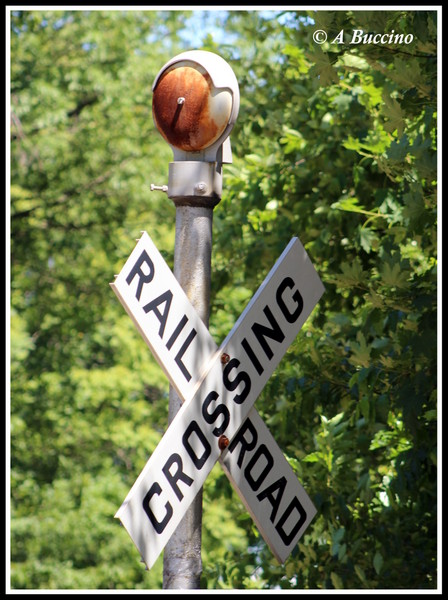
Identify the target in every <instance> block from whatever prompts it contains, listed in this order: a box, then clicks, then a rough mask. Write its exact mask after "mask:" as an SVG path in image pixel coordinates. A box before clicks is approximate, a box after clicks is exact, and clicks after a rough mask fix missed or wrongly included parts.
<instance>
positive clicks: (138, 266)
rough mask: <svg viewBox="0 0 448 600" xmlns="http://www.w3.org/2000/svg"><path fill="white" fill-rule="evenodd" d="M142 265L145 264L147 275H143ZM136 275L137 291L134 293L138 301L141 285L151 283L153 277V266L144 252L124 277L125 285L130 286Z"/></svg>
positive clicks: (144, 251)
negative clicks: (147, 270) (147, 269)
mask: <svg viewBox="0 0 448 600" xmlns="http://www.w3.org/2000/svg"><path fill="white" fill-rule="evenodd" d="M143 263H146V264H147V265H148V267H149V273H148V274H147V275H145V273H143V271H142V265H143ZM136 275H138V285H137V291H136V292H135V297H136V298H137V300H140V296H141V294H142V289H143V284H144V283H149V282H150V281H152V278H153V277H154V264H153V262H152V260H151V259H150V258H149V256H148V253H147V252H146V250H143V252H142V253H141V254H140V257H139V259H138V260H137V262H136V263H135V265H134V266H133V267H132V269H131V271H130V272H129V275H128V276H127V277H126V283H127V284H128V285H131V282H132V280H133V279H134V277H135V276H136Z"/></svg>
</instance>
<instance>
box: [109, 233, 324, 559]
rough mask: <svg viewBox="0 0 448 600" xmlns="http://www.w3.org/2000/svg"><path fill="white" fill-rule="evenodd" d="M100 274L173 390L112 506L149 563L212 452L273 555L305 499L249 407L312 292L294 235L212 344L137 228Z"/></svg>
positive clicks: (310, 512)
mask: <svg viewBox="0 0 448 600" xmlns="http://www.w3.org/2000/svg"><path fill="white" fill-rule="evenodd" d="M110 285H111V287H112V288H113V290H114V292H115V293H116V295H117V296H118V298H119V299H120V301H121V303H122V304H123V306H124V308H125V309H126V311H127V312H128V314H129V315H130V317H131V318H132V319H133V321H134V323H135V324H136V326H137V328H138V329H139V331H140V333H141V335H142V336H143V338H144V340H145V341H146V343H147V344H148V346H149V347H150V349H151V350H152V352H153V354H154V356H155V358H156V359H157V361H158V362H159V364H160V366H161V367H162V368H163V370H164V371H165V373H166V374H167V376H168V378H169V379H170V382H171V384H172V385H173V386H174V388H175V389H176V391H177V393H178V394H179V396H180V397H181V398H182V399H183V401H184V404H183V406H182V407H181V409H180V411H179V412H178V413H177V415H176V417H175V418H174V420H173V421H172V423H171V425H170V426H169V428H168V430H167V431H166V432H165V435H164V436H163V438H162V439H161V441H160V443H159V444H158V446H157V448H156V449H155V451H154V452H153V454H152V455H151V457H150V458H149V460H148V462H147V463H146V465H145V467H144V469H143V471H142V472H141V473H140V475H139V477H138V478H137V480H136V482H135V483H134V485H133V487H132V489H131V490H130V492H129V494H128V495H127V496H126V499H125V500H124V502H123V504H122V505H121V507H120V508H119V510H118V511H117V513H116V515H115V517H116V518H119V519H120V520H121V522H122V524H123V525H124V526H125V528H126V529H127V531H128V533H129V534H130V536H131V538H132V540H133V542H134V544H135V545H136V546H137V548H138V549H139V551H140V553H141V555H142V558H143V560H144V561H145V563H146V565H147V567H148V568H151V567H152V565H153V564H154V562H155V561H156V560H157V558H158V556H159V555H160V552H161V551H162V550H163V548H164V546H165V545H166V543H167V542H168V540H169V539H170V537H171V535H172V534H173V533H174V530H175V529H176V527H177V525H178V524H179V522H180V521H181V519H182V517H183V516H184V514H185V512H186V511H187V509H188V507H189V506H190V504H191V502H192V501H193V499H194V498H195V496H196V494H197V493H198V491H199V490H200V489H201V487H202V485H203V484H204V481H205V479H206V478H207V475H208V474H209V473H210V471H211V469H212V468H213V466H214V464H215V462H216V461H217V460H219V461H220V463H221V465H222V467H223V469H224V471H225V472H226V474H227V476H228V477H229V479H230V481H231V483H232V485H233V487H234V488H235V490H236V491H237V493H238V494H239V496H240V498H241V500H242V501H243V503H244V505H245V506H246V508H247V510H248V511H249V513H250V514H251V516H252V518H253V519H254V521H255V523H256V525H257V527H258V528H259V530H260V532H261V534H262V535H263V537H264V539H265V540H266V542H267V544H268V545H269V547H270V548H271V550H272V552H273V553H274V555H275V556H276V558H277V559H278V560H279V562H281V563H283V562H285V560H286V558H287V557H288V556H289V554H290V553H291V551H292V549H293V548H294V547H295V545H296V544H297V541H298V539H299V538H300V537H301V536H302V535H303V533H304V531H305V530H306V528H307V527H308V525H309V523H310V522H311V520H312V519H313V517H314V515H315V514H316V509H315V507H314V506H313V504H312V502H311V500H310V498H309V497H308V495H307V494H306V492H305V490H304V489H303V487H302V485H301V484H300V482H299V481H298V479H297V477H296V475H295V473H294V471H293V470H292V468H291V467H290V465H289V463H288V462H287V460H286V459H285V457H284V455H283V453H282V451H281V450H280V448H279V447H278V445H277V443H276V442H275V440H274V439H273V437H272V435H271V434H270V432H269V430H268V429H267V427H266V425H265V424H264V422H263V420H262V419H261V417H260V416H259V415H258V413H257V411H256V410H255V409H254V408H252V406H253V404H254V402H255V400H256V399H257V397H258V396H259V394H260V392H261V391H262V389H263V387H264V385H265V384H266V382H267V381H268V379H269V377H270V376H271V374H272V373H273V371H274V369H275V368H276V367H277V365H278V363H279V362H280V360H281V358H282V357H283V355H284V353H285V352H286V350H287V349H288V347H289V346H290V344H291V343H292V341H293V340H294V339H295V337H296V336H297V333H298V332H299V330H300V329H301V327H302V325H303V324H304V322H305V321H306V319H307V318H308V316H309V314H310V313H311V311H312V310H313V308H314V306H315V305H316V303H317V302H318V300H319V298H320V297H321V295H322V293H323V291H324V287H323V285H322V282H321V280H320V278H319V276H318V275H317V273H316V271H315V269H314V267H313V265H312V263H311V261H310V259H309V257H308V255H307V253H306V251H305V249H304V248H303V246H302V244H301V243H300V241H299V240H298V239H297V238H293V239H292V240H291V241H290V243H289V244H288V246H287V247H286V249H285V250H284V252H283V253H282V255H281V256H280V258H279V259H278V260H277V262H276V264H275V265H274V267H273V268H272V269H271V271H270V273H269V274H268V276H267V277H266V279H265V280H264V281H263V283H262V284H261V286H260V287H259V289H258V290H257V292H256V293H255V295H254V296H253V298H252V299H251V301H250V302H249V304H248V305H247V307H246V309H245V310H244V311H243V313H242V314H241V316H240V318H239V319H238V321H237V322H236V324H235V326H234V327H233V329H232V331H231V332H230V333H229V335H228V336H227V337H226V339H225V340H224V341H223V343H222V344H221V347H220V348H219V349H218V350H217V346H216V344H215V342H214V341H213V339H212V337H211V335H210V333H209V331H208V329H207V327H206V326H205V325H204V323H203V322H202V320H201V319H200V317H199V316H198V314H197V313H196V311H195V309H194V308H193V306H192V305H191V303H190V301H189V300H188V298H187V296H186V294H185V292H184V291H183V289H182V288H181V287H180V285H179V283H178V281H177V280H176V278H175V277H174V275H173V273H172V272H171V270H170V269H169V267H168V265H167V264H166V263H165V261H164V259H163V257H162V256H161V254H160V253H159V251H158V250H157V248H156V247H155V245H154V244H153V242H152V240H151V239H150V237H149V235H148V234H147V233H146V232H143V233H142V237H141V238H140V240H139V241H138V243H137V245H136V247H135V249H134V250H133V252H132V253H131V255H130V257H129V259H128V260H127V261H126V264H125V265H124V267H123V269H122V270H121V272H120V274H119V275H118V276H117V277H116V279H115V282H114V283H111V284H110ZM223 357H225V359H224V360H223ZM223 435H225V436H226V437H227V438H228V440H230V444H229V446H228V447H227V448H226V449H225V450H224V451H222V450H221V449H220V447H219V444H218V440H219V439H220V438H221V436H223Z"/></svg>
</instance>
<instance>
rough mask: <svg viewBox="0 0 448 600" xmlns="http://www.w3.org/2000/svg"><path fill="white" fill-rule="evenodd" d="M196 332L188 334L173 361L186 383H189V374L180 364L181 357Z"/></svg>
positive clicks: (194, 330) (192, 331)
mask: <svg viewBox="0 0 448 600" xmlns="http://www.w3.org/2000/svg"><path fill="white" fill-rule="evenodd" d="M196 334H197V331H196V329H192V330H191V331H190V333H189V334H188V337H187V339H186V340H185V342H184V343H183V344H182V346H181V347H180V350H179V352H178V353H177V354H176V357H175V359H174V360H175V361H176V364H177V366H178V367H179V369H180V370H181V371H182V375H183V376H184V377H185V379H186V380H187V381H190V379H191V374H190V372H189V371H188V369H187V367H186V366H185V365H184V363H183V362H182V357H183V355H184V354H185V352H186V351H187V348H188V346H189V345H190V344H191V342H192V341H193V339H194V338H195V337H196Z"/></svg>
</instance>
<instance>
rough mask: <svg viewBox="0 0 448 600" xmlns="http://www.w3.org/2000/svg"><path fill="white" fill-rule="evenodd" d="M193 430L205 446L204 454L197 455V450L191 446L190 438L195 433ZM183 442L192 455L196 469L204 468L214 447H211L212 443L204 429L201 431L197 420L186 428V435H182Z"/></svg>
mask: <svg viewBox="0 0 448 600" xmlns="http://www.w3.org/2000/svg"><path fill="white" fill-rule="evenodd" d="M193 431H194V432H195V433H196V435H197V437H198V438H199V440H200V441H201V444H202V445H203V447H204V452H203V454H202V456H196V452H195V451H194V449H193V448H192V447H191V444H190V441H189V440H190V436H191V434H192V433H193ZM182 444H183V445H184V448H185V450H186V451H187V452H188V455H189V456H190V458H191V460H192V461H193V462H194V466H195V467H196V469H202V467H203V466H204V463H205V461H206V460H207V458H208V457H209V456H210V453H211V451H212V449H211V446H210V444H209V443H208V441H207V438H206V437H205V435H204V434H203V433H202V431H201V429H200V427H199V425H198V424H197V423H196V421H192V422H191V423H190V425H188V427H187V429H186V430H185V433H184V435H183V436H182Z"/></svg>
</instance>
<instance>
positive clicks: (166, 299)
mask: <svg viewBox="0 0 448 600" xmlns="http://www.w3.org/2000/svg"><path fill="white" fill-rule="evenodd" d="M172 299H173V292H172V291H171V290H167V291H166V292H164V293H163V294H162V295H161V296H159V297H158V298H155V300H151V302H148V304H147V305H146V306H144V307H143V310H144V311H145V313H149V311H150V310H152V311H154V314H155V315H156V317H157V318H158V319H159V321H160V327H159V336H160V337H161V338H163V332H164V331H165V325H166V320H167V318H168V313H169V312H170V306H171V300H172ZM160 304H165V310H164V311H163V314H162V313H161V312H160V310H159V309H158V308H157V307H158V306H160Z"/></svg>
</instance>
